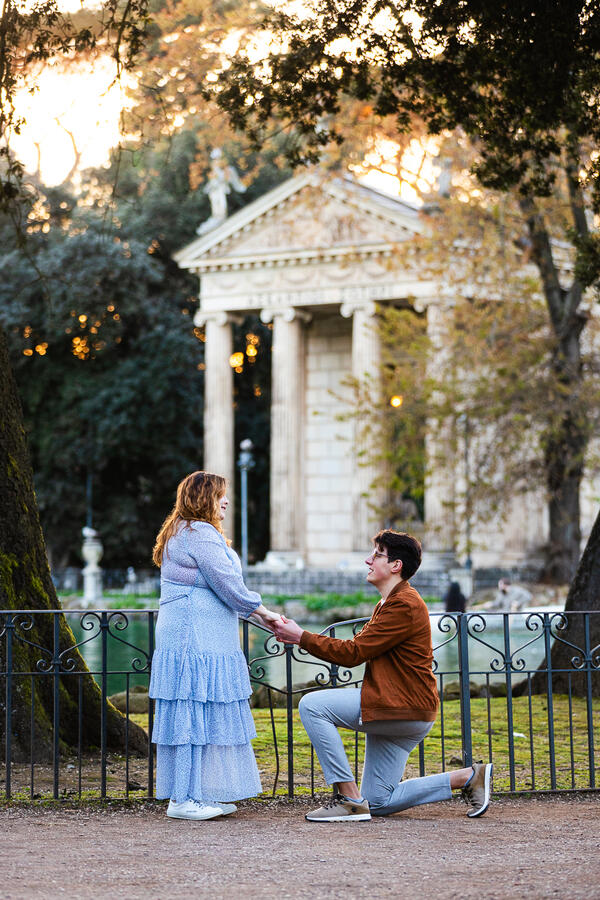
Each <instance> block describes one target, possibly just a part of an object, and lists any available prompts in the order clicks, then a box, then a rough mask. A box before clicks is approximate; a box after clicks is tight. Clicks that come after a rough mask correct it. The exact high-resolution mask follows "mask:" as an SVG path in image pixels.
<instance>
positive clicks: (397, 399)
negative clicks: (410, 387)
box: [390, 394, 404, 409]
mask: <svg viewBox="0 0 600 900" xmlns="http://www.w3.org/2000/svg"><path fill="white" fill-rule="evenodd" d="M403 403H404V397H403V396H402V395H401V394H394V396H393V397H390V406H393V407H394V408H395V409H398V407H399V406H402V404H403Z"/></svg>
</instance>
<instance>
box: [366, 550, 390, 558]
mask: <svg viewBox="0 0 600 900" xmlns="http://www.w3.org/2000/svg"><path fill="white" fill-rule="evenodd" d="M378 556H379V557H381V559H388V558H389V557H388V555H387V553H381V552H380V551H379V550H373V552H372V553H371V554H370V557H369V558H370V559H377V557H378Z"/></svg>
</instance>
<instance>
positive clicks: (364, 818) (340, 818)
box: [304, 813, 371, 822]
mask: <svg viewBox="0 0 600 900" xmlns="http://www.w3.org/2000/svg"><path fill="white" fill-rule="evenodd" d="M304 818H305V819H306V821H307V822H370V821H371V815H370V813H360V815H357V816H330V817H329V818H327V819H324V818H322V817H319V818H317V819H313V818H311V816H310V815H307V816H304Z"/></svg>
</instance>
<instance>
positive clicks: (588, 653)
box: [583, 613, 596, 788]
mask: <svg viewBox="0 0 600 900" xmlns="http://www.w3.org/2000/svg"><path fill="white" fill-rule="evenodd" d="M583 616H584V619H583V627H584V634H585V678H586V708H587V732H588V764H589V772H590V787H591V788H595V787H596V769H595V765H594V713H593V707H592V649H591V643H592V642H591V638H590V614H589V613H584V614H583Z"/></svg>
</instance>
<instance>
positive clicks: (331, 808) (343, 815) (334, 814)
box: [305, 794, 371, 822]
mask: <svg viewBox="0 0 600 900" xmlns="http://www.w3.org/2000/svg"><path fill="white" fill-rule="evenodd" d="M305 818H306V819H307V820H308V821H309V822H368V821H370V819H371V813H370V812H369V802H368V800H349V799H348V797H344V796H343V795H342V794H334V795H333V799H332V800H331V802H330V803H326V804H325V806H321V807H320V808H319V809H315V810H314V811H313V812H310V813H308V815H306V816H305Z"/></svg>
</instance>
